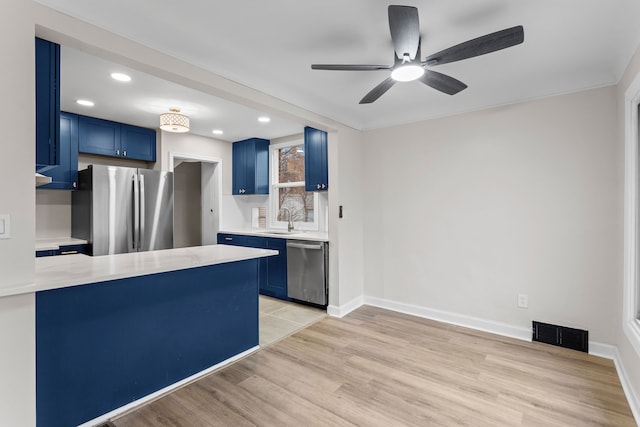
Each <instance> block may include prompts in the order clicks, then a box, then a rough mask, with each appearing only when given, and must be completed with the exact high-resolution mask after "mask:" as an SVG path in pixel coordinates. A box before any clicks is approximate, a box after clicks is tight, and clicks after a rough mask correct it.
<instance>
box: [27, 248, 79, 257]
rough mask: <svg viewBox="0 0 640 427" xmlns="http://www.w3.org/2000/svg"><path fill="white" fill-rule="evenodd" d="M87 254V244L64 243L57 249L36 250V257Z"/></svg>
mask: <svg viewBox="0 0 640 427" xmlns="http://www.w3.org/2000/svg"><path fill="white" fill-rule="evenodd" d="M75 254H89V246H88V245H64V246H60V248H58V249H48V250H44V251H36V258H40V257H45V256H56V255H75Z"/></svg>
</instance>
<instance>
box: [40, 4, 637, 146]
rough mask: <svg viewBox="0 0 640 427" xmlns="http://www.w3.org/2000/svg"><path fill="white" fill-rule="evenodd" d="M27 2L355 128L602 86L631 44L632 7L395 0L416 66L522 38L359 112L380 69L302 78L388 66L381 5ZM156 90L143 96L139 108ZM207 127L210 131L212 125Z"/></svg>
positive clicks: (612, 78)
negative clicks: (418, 59)
mask: <svg viewBox="0 0 640 427" xmlns="http://www.w3.org/2000/svg"><path fill="white" fill-rule="evenodd" d="M38 1H39V2H40V3H43V4H45V5H47V6H49V7H52V8H54V9H57V10H59V11H61V12H63V13H66V14H68V15H71V16H74V17H76V18H79V19H81V20H84V21H87V22H89V23H92V24H94V25H97V26H99V27H102V28H105V29H107V30H109V31H111V32H114V33H116V34H119V35H122V36H124V37H126V38H129V39H131V40H134V41H136V42H139V43H141V44H143V45H146V46H148V47H151V48H154V49H156V50H159V51H162V52H164V53H167V54H169V55H172V56H175V57H177V58H180V59H182V60H184V61H187V62H189V63H192V64H194V65H197V66H199V67H202V68H205V69H208V70H210V71H212V72H214V73H216V74H219V75H221V76H224V77H226V78H228V79H231V80H234V81H236V82H239V83H241V84H244V85H246V86H249V87H252V88H254V89H257V90H259V91H262V92H264V93H267V94H269V95H272V96H274V97H277V98H280V99H282V100H285V101H287V102H290V103H292V104H294V105H297V106H299V107H302V108H305V109H308V110H310V111H313V112H315V113H318V114H321V115H323V116H326V117H329V118H332V119H334V120H336V121H338V122H341V123H344V124H346V125H349V126H352V127H354V128H356V129H373V128H380V127H387V126H393V125H398V124H403V123H409V122H414V121H418V120H424V119H430V118H435V117H442V116H447V115H453V114H457V113H462V112H467V111H474V110H479V109H483V108H488V107H493V106H498V105H505V104H510V103H514V102H519V101H523V100H528V99H534V98H540V97H545V96H550V95H557V94H561V93H568V92H574V91H578V90H583V89H587V88H593V87H599V86H604V85H609V84H614V83H616V82H617V81H618V80H619V78H620V77H621V74H622V72H623V71H624V69H625V67H626V65H627V63H628V61H629V59H630V58H631V56H632V54H633V53H634V52H635V50H636V48H637V47H638V44H639V43H640V25H638V23H637V20H638V18H637V17H638V16H640V1H638V0H616V1H615V2H612V1H611V0H563V1H561V2H558V1H555V0H537V1H531V0H530V1H513V0H458V1H455V2H453V1H447V0H424V1H405V2H403V3H402V4H405V5H411V6H416V7H418V9H419V17H420V27H421V34H422V54H423V58H424V57H426V56H427V55H429V54H430V53H434V52H437V51H439V50H442V49H444V48H447V47H450V46H452V45H454V44H457V43H460V42H463V41H466V40H468V39H472V38H475V37H478V36H481V35H484V34H487V33H491V32H494V31H498V30H501V29H504V28H508V27H512V26H515V25H523V26H524V31H525V41H524V43H523V44H522V45H519V46H515V47H512V48H509V49H506V50H502V51H499V52H495V53H491V54H488V55H485V56H481V57H477V58H472V59H468V60H465V61H461V62H456V63H451V64H444V65H442V66H438V67H434V68H433V69H434V70H437V71H439V72H442V73H445V74H448V75H450V76H452V77H455V78H456V79H459V80H461V81H463V82H465V83H466V84H467V85H468V86H469V88H468V89H466V90H464V91H462V92H460V93H459V94H457V95H454V96H449V95H445V94H442V93H440V92H437V91H435V90H433V89H431V88H429V87H426V86H424V85H422V84H421V83H419V82H415V81H414V82H409V83H402V84H396V85H395V86H394V87H393V88H392V89H391V90H389V92H387V93H386V94H384V95H383V96H382V97H381V98H380V99H378V101H376V102H375V103H373V104H370V105H359V104H358V102H359V100H360V99H361V98H362V97H363V96H364V95H365V94H366V93H367V92H368V91H369V90H370V89H372V88H373V87H374V86H375V85H377V84H378V83H380V82H381V81H382V80H384V79H385V78H386V77H387V74H386V72H385V71H368V72H353V71H312V70H311V69H310V65H311V64H312V63H338V64H339V63H347V64H349V63H351V64H391V63H392V59H393V48H392V45H391V39H390V36H389V28H388V19H387V6H388V5H389V4H390V3H389V2H386V1H385V2H382V1H379V0H350V1H347V2H346V1H344V0H322V1H319V0H307V1H305V2H296V1H293V0H270V1H262V2H260V1H250V0H235V1H224V2H222V1H198V0H183V1H181V2H179V3H176V2H170V1H167V0H136V1H135V2H132V1H128V0H111V1H108V2H96V1H86V0H38ZM160 93H161V92H156V93H155V94H150V95H147V96H148V98H149V101H150V102H155V98H154V97H158V96H160V95H158V94H160ZM178 95H179V92H173V94H172V95H171V96H173V97H176V99H178V100H179V99H181V98H179V97H178ZM170 99H171V98H170ZM185 99H186V98H185ZM122 102H124V98H123V99H122ZM193 102H194V104H198V105H207V104H205V103H204V102H203V100H202V99H201V98H194V101H193ZM154 105H157V106H158V108H159V107H160V106H161V105H160V103H156V104H154ZM184 109H185V111H186V110H187V108H186V107H184ZM214 121H215V120H214ZM194 126H195V124H194ZM207 126H208V128H207V129H208V132H210V129H209V128H211V126H218V124H217V123H211V124H207ZM219 126H220V127H224V125H222V124H220V125H219ZM298 129H299V127H298ZM225 136H226V134H225ZM280 136H282V135H280Z"/></svg>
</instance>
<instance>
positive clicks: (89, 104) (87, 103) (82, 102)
mask: <svg viewBox="0 0 640 427" xmlns="http://www.w3.org/2000/svg"><path fill="white" fill-rule="evenodd" d="M76 103H78V104H80V105H84V106H85V107H93V106H94V105H95V104H94V102H93V101H89V100H87V99H78V100H77V101H76Z"/></svg>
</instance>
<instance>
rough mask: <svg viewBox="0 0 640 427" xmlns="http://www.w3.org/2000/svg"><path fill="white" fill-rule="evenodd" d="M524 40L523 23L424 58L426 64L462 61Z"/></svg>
mask: <svg viewBox="0 0 640 427" xmlns="http://www.w3.org/2000/svg"><path fill="white" fill-rule="evenodd" d="M523 41H524V29H523V28H522V25H519V26H517V27H512V28H507V29H506V30H501V31H496V32H495V33H491V34H487V35H485V36H482V37H478V38H476V39H473V40H468V41H466V42H464V43H460V44H458V45H455V46H453V47H450V48H449V49H445V50H442V51H440V52H438V53H434V54H433V55H431V56H429V57H428V58H427V59H425V60H424V62H423V64H426V65H440V64H446V63H448V62H455V61H461V60H463V59H468V58H473V57H475V56H480V55H485V54H487V53H491V52H495V51H498V50H501V49H506V48H508V47H511V46H515V45H518V44H520V43H522V42H523Z"/></svg>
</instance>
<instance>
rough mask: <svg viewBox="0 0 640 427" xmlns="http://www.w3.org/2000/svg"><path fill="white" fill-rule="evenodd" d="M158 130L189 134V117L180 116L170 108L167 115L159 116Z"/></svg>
mask: <svg viewBox="0 0 640 427" xmlns="http://www.w3.org/2000/svg"><path fill="white" fill-rule="evenodd" d="M160 129H162V130H164V131H167V132H176V133H184V132H189V117H187V116H185V115H184V114H180V110H178V109H177V108H171V109H170V110H169V112H168V113H163V114H160Z"/></svg>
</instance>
